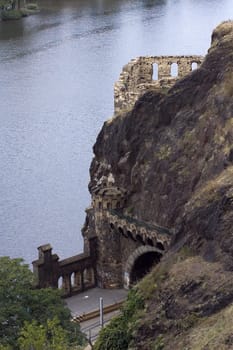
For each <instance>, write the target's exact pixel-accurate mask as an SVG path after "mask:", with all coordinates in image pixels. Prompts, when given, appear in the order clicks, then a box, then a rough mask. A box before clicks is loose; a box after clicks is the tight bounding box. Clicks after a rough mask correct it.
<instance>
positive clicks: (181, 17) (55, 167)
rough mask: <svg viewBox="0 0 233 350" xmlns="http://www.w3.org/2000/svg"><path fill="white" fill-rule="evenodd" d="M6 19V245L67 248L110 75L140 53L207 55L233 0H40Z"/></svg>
mask: <svg viewBox="0 0 233 350" xmlns="http://www.w3.org/2000/svg"><path fill="white" fill-rule="evenodd" d="M39 5H40V7H41V12H40V13H39V14H38V15H35V16H30V17H27V18H24V19H22V20H19V21H12V22H0V103H1V107H0V121H1V122H0V164H1V167H0V178H1V185H0V255H10V256H11V257H18V256H21V257H23V258H24V259H25V260H26V261H27V262H28V263H30V262H31V261H32V260H33V259H35V258H36V255H37V252H36V248H37V246H39V245H40V244H43V243H47V242H50V243H51V244H52V246H53V247H54V251H55V252H56V253H58V255H59V256H60V257H62V258H65V257H68V256H70V255H73V254H76V253H77V252H80V251H81V250H82V246H83V242H82V237H81V234H80V230H81V227H82V225H83V222H84V218H85V211H84V210H85V207H87V206H88V205H89V203H90V198H89V194H88V190H87V185H88V181H89V173H88V169H89V165H90V162H91V159H92V146H93V144H94V142H95V139H96V136H97V134H98V132H99V131H100V128H101V126H102V123H103V122H104V121H105V120H106V119H108V118H109V117H110V116H111V115H112V113H113V84H114V81H115V80H117V79H118V76H119V74H120V71H121V68H122V66H123V65H124V64H126V63H127V62H128V61H129V60H130V59H131V58H133V57H136V56H140V55H166V54H169V55H170V54H171V55H182V54H187V55H189V54H198V55H199V54H202V55H205V54H206V52H207V49H208V47H209V45H210V36H211V32H212V29H213V28H214V27H215V26H216V25H217V24H219V23H220V22H221V21H223V20H226V19H229V18H230V17H231V18H232V17H233V16H232V14H233V2H232V0H222V1H219V0H157V1H156V0H144V1H143V0H134V1H130V0H111V1H110V0H92V1H91V0H58V1H57V0H50V1H45V0H42V1H40V2H39Z"/></svg>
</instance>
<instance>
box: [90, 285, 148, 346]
mask: <svg viewBox="0 0 233 350" xmlns="http://www.w3.org/2000/svg"><path fill="white" fill-rule="evenodd" d="M143 308H144V301H143V299H142V297H141V296H140V295H139V293H138V292H137V290H136V289H132V290H131V291H130V292H129V294H128V298H127V301H126V302H125V303H124V306H123V308H122V313H121V315H120V316H117V317H115V318H114V319H113V320H112V321H111V322H110V323H109V324H108V325H107V326H106V327H105V328H103V329H102V330H101V332H100V334H99V337H98V339H97V341H96V343H95V345H94V350H127V349H128V345H129V343H130V341H131V339H132V332H133V327H132V323H134V321H135V316H136V314H137V312H138V311H139V310H142V309H143Z"/></svg>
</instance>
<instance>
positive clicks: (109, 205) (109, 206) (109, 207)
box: [107, 202, 111, 210]
mask: <svg viewBox="0 0 233 350" xmlns="http://www.w3.org/2000/svg"><path fill="white" fill-rule="evenodd" d="M107 209H108V210H110V209H111V203H109V202H108V203H107Z"/></svg>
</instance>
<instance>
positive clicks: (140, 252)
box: [124, 245, 163, 289]
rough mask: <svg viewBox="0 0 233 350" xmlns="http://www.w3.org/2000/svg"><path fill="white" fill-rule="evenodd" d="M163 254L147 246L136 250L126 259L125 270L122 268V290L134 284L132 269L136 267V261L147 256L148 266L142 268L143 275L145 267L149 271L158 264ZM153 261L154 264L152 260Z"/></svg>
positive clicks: (145, 270)
mask: <svg viewBox="0 0 233 350" xmlns="http://www.w3.org/2000/svg"><path fill="white" fill-rule="evenodd" d="M162 255H163V253H162V252H161V250H159V249H158V248H155V247H151V246H149V245H145V246H141V247H139V248H137V249H136V250H135V251H134V252H133V253H132V254H131V255H130V256H129V258H128V259H127V261H126V264H125V268H124V288H126V289H128V288H129V287H130V286H131V285H132V284H133V283H134V282H136V279H135V276H134V268H135V266H136V263H137V261H139V259H141V258H142V257H144V258H146V256H148V257H149V258H150V259H149V265H148V266H146V265H145V266H143V268H144V272H145V273H144V274H143V275H145V274H146V273H147V267H148V269H151V267H152V266H153V265H154V264H155V263H158V262H159V261H160V259H161V257H162ZM152 258H153V259H154V262H153V263H151V262H152V260H153V259H152ZM141 272H142V271H140V274H139V275H140V276H139V278H140V277H142V273H141Z"/></svg>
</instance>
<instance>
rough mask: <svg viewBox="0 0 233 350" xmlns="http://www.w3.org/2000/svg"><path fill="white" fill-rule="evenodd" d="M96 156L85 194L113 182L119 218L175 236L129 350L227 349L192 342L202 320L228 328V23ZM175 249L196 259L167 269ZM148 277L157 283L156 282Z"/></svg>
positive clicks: (231, 82) (231, 259)
mask: <svg viewBox="0 0 233 350" xmlns="http://www.w3.org/2000/svg"><path fill="white" fill-rule="evenodd" d="M94 154H95V157H94V159H93V162H92V165H91V170H90V172H91V181H90V186H89V188H90V192H91V193H92V192H93V191H94V190H95V189H96V187H98V186H101V181H103V179H106V178H109V176H111V178H113V179H114V183H115V185H116V186H117V187H119V188H124V189H127V197H126V201H125V204H124V208H123V213H124V214H125V215H127V214H128V213H129V212H130V215H131V216H132V217H134V218H135V219H137V220H142V221H144V222H150V223H155V224H159V225H161V226H164V227H169V228H172V230H173V232H174V233H175V238H174V241H173V246H172V247H171V249H170V251H169V252H168V253H167V257H166V255H165V257H164V258H163V260H162V263H161V264H163V263H164V264H165V265H166V261H170V260H172V261H173V263H172V265H171V266H170V265H169V264H168V265H169V266H170V267H169V268H168V271H167V272H166V278H165V279H161V280H160V283H159V287H158V288H155V289H154V290H153V291H152V293H151V294H150V297H149V298H148V299H147V310H148V312H147V313H146V315H144V316H143V315H141V318H142V320H141V321H139V324H140V325H139V326H138V327H137V329H136V330H135V333H134V339H135V342H133V343H132V344H131V348H132V349H143V350H146V349H171V348H173V347H174V345H173V344H176V346H175V348H176V349H215V348H217V347H218V348H221V349H232V348H233V340H232V329H231V331H230V330H229V329H228V330H226V334H225V333H224V336H223V337H222V338H221V337H219V338H218V339H220V338H221V339H220V340H219V341H217V342H216V344H217V345H216V344H215V343H213V342H212V343H211V342H209V343H208V341H209V340H208V339H207V340H205V341H204V340H203V342H201V341H200V344H199V345H198V342H196V345H195V344H194V343H195V342H194V338H195V331H196V334H198V335H199V336H200V337H202V336H203V337H204V335H203V332H202V330H203V328H201V327H202V325H203V327H204V324H203V322H204V321H203V320H204V318H205V317H207V316H208V317H212V323H213V322H214V320H215V315H216V313H221V312H222V314H219V320H220V319H221V317H222V318H223V319H224V317H226V315H228V317H229V319H232V309H233V308H232V306H231V305H232V304H231V303H232V302H233V291H232V278H233V234H232V224H233V23H232V22H231V21H228V22H225V23H222V24H221V25H219V26H218V27H217V28H216V29H215V30H214V32H213V34H212V44H211V47H210V49H209V51H208V54H207V55H206V57H205V59H204V62H203V63H202V65H201V66H200V68H199V69H197V70H194V71H192V72H191V73H190V74H188V75H187V76H185V77H184V78H183V79H181V80H179V81H178V82H177V83H176V84H175V85H174V86H173V87H172V88H171V89H170V90H169V91H168V92H165V93H159V92H156V91H149V92H147V93H145V94H144V95H143V96H142V97H141V98H140V99H139V100H137V102H136V103H135V105H134V107H133V109H132V110H131V111H129V112H127V113H121V114H119V115H117V116H116V117H115V118H113V119H112V120H109V121H107V122H105V124H104V126H103V128H102V130H101V132H100V134H99V136H98V138H97V142H96V144H95V146H94ZM88 230H89V231H90V228H87V227H86V230H85V231H84V237H85V235H86V234H87V232H88ZM85 232H86V233H85ZM182 247H183V248H182ZM184 247H185V248H184ZM180 249H188V250H189V251H191V252H192V254H191V255H192V257H187V259H185V260H182V261H180V260H179V258H178V259H177V260H176V259H175V260H173V258H174V257H175V256H178V257H179V251H180ZM166 266H167V265H166ZM147 278H148V277H147ZM149 278H150V279H151V283H152V284H153V283H154V284H156V279H157V278H158V276H157V275H156V273H154V274H153V272H152V275H150V277H149ZM172 281H173V282H172ZM141 290H143V287H142V289H141ZM226 308H227V309H226ZM179 310H180V311H179ZM224 312H226V315H225V314H224ZM188 315H191V316H190V317H189V316H188ZM229 315H231V316H229ZM196 321H197V322H196ZM215 321H216V320H215ZM193 327H197V328H195V329H194V328H193ZM198 327H199V328H198ZM207 327H211V322H210V324H208V323H207ZM219 327H220V326H219ZM193 329H194V330H193ZM191 330H192V331H193V332H194V333H192V332H191ZM216 332H217V331H216ZM207 333H208V332H207ZM184 334H186V338H187V339H186V340H187V341H186V342H185V341H184V338H182V336H183V335H184ZM174 337H175V338H174ZM210 338H211V335H210ZM161 339H162V340H161ZM174 339H175V340H174ZM160 340H161V341H160ZM176 340H177V343H176ZM153 346H154V347H153Z"/></svg>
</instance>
